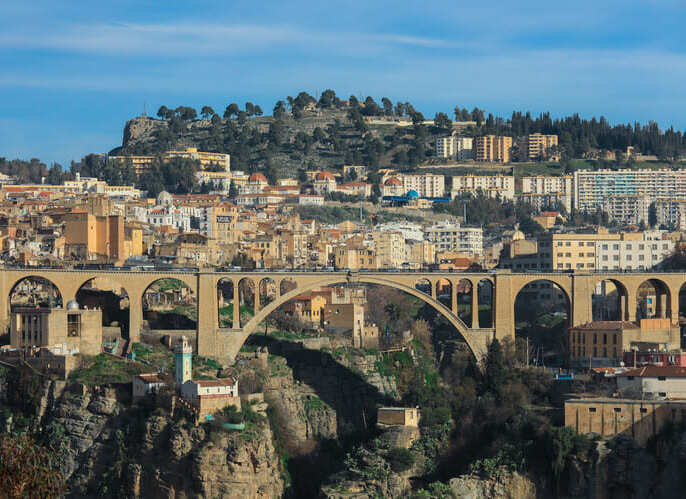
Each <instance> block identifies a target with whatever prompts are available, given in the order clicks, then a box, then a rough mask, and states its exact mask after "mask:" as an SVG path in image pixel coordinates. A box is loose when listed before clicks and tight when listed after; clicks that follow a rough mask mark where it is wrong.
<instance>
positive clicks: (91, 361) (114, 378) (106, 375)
mask: <svg viewBox="0 0 686 499" xmlns="http://www.w3.org/2000/svg"><path fill="white" fill-rule="evenodd" d="M81 359H82V360H81V362H82V366H83V367H81V368H79V369H75V370H74V371H72V372H71V374H70V375H69V379H70V380H72V381H76V382H77V383H83V384H85V385H111V384H122V383H131V381H133V377H134V376H135V375H136V374H140V373H142V372H145V371H149V368H146V367H145V366H144V365H143V364H140V363H138V362H133V361H130V360H125V359H122V358H120V357H114V356H112V355H109V354H104V353H101V354H100V355H97V356H95V357H89V356H85V355H82V356H81Z"/></svg>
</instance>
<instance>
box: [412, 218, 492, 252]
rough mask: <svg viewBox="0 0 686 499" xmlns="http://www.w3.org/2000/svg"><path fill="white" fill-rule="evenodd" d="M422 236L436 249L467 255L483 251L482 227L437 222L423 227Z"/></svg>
mask: <svg viewBox="0 0 686 499" xmlns="http://www.w3.org/2000/svg"><path fill="white" fill-rule="evenodd" d="M424 237H425V238H426V240H427V241H429V242H432V243H433V244H434V246H435V248H436V251H437V252H439V251H455V252H458V253H465V254H468V255H480V254H481V253H482V252H483V229H481V228H480V227H461V226H460V224H438V225H434V226H431V227H426V228H425V229H424Z"/></svg>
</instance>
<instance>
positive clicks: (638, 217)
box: [602, 195, 650, 225]
mask: <svg viewBox="0 0 686 499" xmlns="http://www.w3.org/2000/svg"><path fill="white" fill-rule="evenodd" d="M649 208H650V197H648V196H638V195H636V196H633V195H624V196H610V197H608V199H606V200H605V203H604V206H603V208H602V210H603V211H605V212H606V213H607V214H608V216H609V218H610V220H613V221H616V222H619V223H620V224H635V225H639V224H640V223H641V222H643V223H645V224H647V223H648V211H649Z"/></svg>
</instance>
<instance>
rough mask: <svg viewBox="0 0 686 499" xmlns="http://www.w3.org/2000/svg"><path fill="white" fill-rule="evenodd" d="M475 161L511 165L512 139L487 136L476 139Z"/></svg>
mask: <svg viewBox="0 0 686 499" xmlns="http://www.w3.org/2000/svg"><path fill="white" fill-rule="evenodd" d="M473 151H474V152H473V154H474V159H475V160H476V161H483V162H489V163H509V162H510V158H511V153H512V137H505V136H496V135H486V136H483V137H475V138H474V149H473Z"/></svg>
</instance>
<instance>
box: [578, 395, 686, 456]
mask: <svg viewBox="0 0 686 499" xmlns="http://www.w3.org/2000/svg"><path fill="white" fill-rule="evenodd" d="M685 415H686V401H671V400H664V401H648V400H634V399H615V398H606V397H598V398H585V399H571V400H567V401H565V426H568V427H570V428H573V429H574V430H576V432H577V433H580V434H593V435H600V436H601V437H604V438H612V437H614V436H616V435H627V436H630V437H632V438H633V439H634V440H637V441H638V442H640V443H641V444H643V445H645V444H646V443H647V442H648V440H649V439H650V438H651V437H654V436H655V435H657V434H658V433H660V432H661V431H662V429H663V428H664V426H665V425H666V424H670V423H672V424H673V423H680V422H681V421H683V419H684V416H685Z"/></svg>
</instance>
